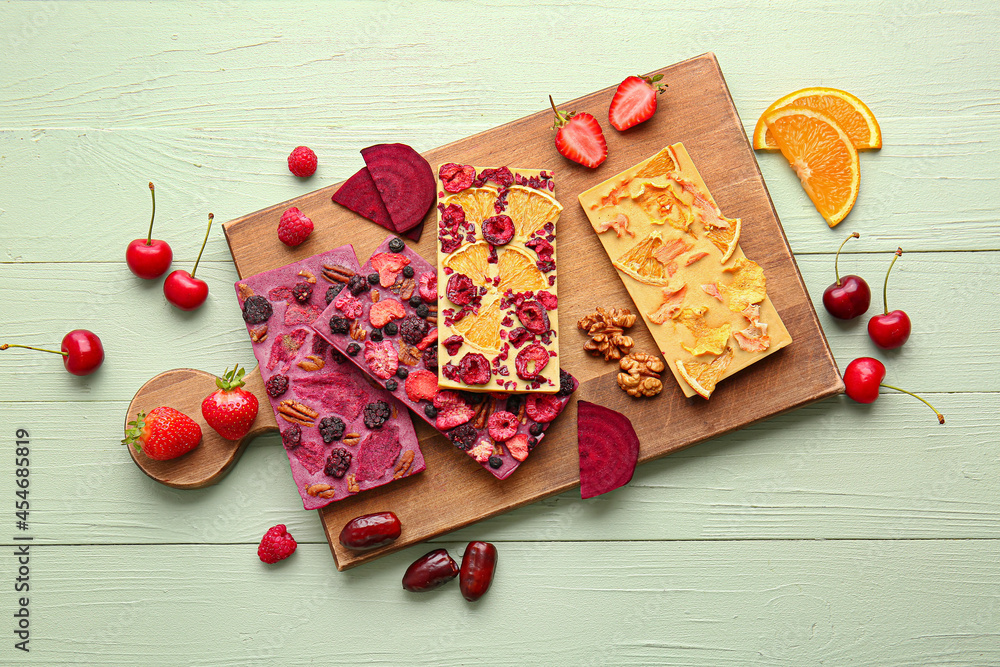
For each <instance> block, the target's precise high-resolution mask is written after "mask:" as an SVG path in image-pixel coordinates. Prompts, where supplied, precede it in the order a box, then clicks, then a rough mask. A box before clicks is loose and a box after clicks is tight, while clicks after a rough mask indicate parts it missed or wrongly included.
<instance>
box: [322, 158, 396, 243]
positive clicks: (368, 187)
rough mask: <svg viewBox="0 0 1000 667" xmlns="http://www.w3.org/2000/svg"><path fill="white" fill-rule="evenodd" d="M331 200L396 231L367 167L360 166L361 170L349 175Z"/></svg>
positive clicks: (391, 230)
mask: <svg viewBox="0 0 1000 667" xmlns="http://www.w3.org/2000/svg"><path fill="white" fill-rule="evenodd" d="M333 201H334V202H336V203H337V204H340V205H341V206H344V207H346V208H349V209H351V210H352V211H354V212H355V213H357V214H358V215H360V216H363V217H365V218H368V219H369V220H371V221H372V222H374V223H375V224H376V225H381V226H383V227H385V228H386V229H388V230H389V231H390V232H394V231H396V228H395V227H393V225H392V218H391V217H389V211H388V210H386V208H385V204H383V203H382V197H381V195H379V193H378V188H376V187H375V181H374V180H372V175H371V173H370V172H369V171H368V167H362V168H361V171H359V172H358V173H356V174H354V175H353V176H351V177H350V178H349V179H347V181H346V182H345V183H344V184H343V185H341V186H340V189H339V190H337V192H335V193H334V195H333Z"/></svg>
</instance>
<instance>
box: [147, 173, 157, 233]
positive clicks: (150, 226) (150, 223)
mask: <svg viewBox="0 0 1000 667" xmlns="http://www.w3.org/2000/svg"><path fill="white" fill-rule="evenodd" d="M149 196H150V197H152V198H153V215H151V216H149V234H147V235H146V245H153V218H155V217H156V190H154V189H153V182H152V181H150V182H149Z"/></svg>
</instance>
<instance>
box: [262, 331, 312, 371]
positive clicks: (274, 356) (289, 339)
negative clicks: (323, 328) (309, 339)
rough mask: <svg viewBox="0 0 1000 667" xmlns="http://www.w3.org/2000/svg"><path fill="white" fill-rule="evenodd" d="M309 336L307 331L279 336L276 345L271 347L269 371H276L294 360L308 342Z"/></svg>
mask: <svg viewBox="0 0 1000 667" xmlns="http://www.w3.org/2000/svg"><path fill="white" fill-rule="evenodd" d="M307 335H308V333H307V332H306V330H305V329H296V330H295V331H293V332H291V333H287V334H282V335H279V336H278V337H277V338H276V339H275V341H274V344H273V345H271V357H270V358H269V359H268V360H267V370H272V369H274V367H275V366H277V365H278V364H280V363H284V362H286V361H291V360H293V359H294V358H295V354H296V353H297V352H298V351H299V348H300V347H302V344H303V343H305V342H306V336H307Z"/></svg>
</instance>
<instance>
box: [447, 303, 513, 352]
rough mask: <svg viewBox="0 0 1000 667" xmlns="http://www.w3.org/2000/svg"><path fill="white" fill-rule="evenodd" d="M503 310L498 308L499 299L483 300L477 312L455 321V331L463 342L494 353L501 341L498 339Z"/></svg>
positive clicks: (497, 350)
mask: <svg viewBox="0 0 1000 667" xmlns="http://www.w3.org/2000/svg"><path fill="white" fill-rule="evenodd" d="M503 318H504V311H503V310H501V309H500V299H493V300H492V301H489V302H488V303H487V302H484V303H483V305H482V307H480V309H479V313H477V314H472V313H469V314H468V315H466V316H465V317H463V318H462V319H461V320H459V321H458V322H455V331H457V332H458V333H460V334H462V337H463V338H465V342H467V343H469V344H470V345H472V346H474V347H476V348H478V349H480V350H482V351H483V352H487V353H489V354H496V353H498V352H499V351H500V346H501V345H502V344H503V341H502V340H501V339H500V330H501V326H500V323H501V322H502V321H503Z"/></svg>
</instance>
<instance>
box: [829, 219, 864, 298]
mask: <svg viewBox="0 0 1000 667" xmlns="http://www.w3.org/2000/svg"><path fill="white" fill-rule="evenodd" d="M858 238H861V234H858V233H857V232H854V233H852V234H851V235H850V236H848V237H847V238H846V239H844V243H841V244H840V247H839V248H837V255H836V256H835V257H834V258H833V273H834V275H836V276H837V287H840V271H839V270H838V269H837V262H838V261H839V260H840V251H841V250H843V249H844V245H845V244H846V243H847V242H848V241H850V240H851V239H858Z"/></svg>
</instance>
